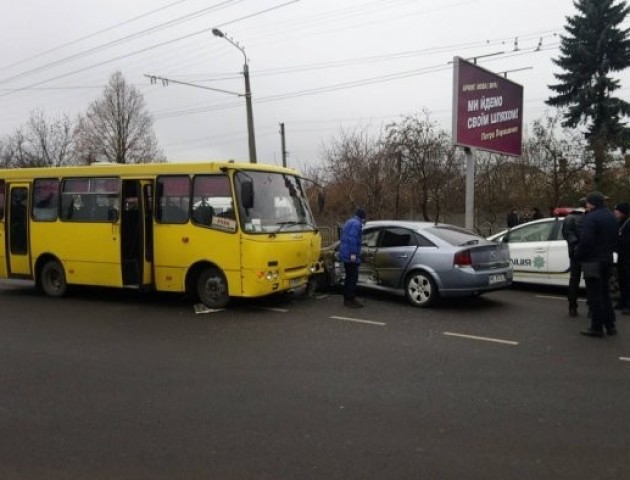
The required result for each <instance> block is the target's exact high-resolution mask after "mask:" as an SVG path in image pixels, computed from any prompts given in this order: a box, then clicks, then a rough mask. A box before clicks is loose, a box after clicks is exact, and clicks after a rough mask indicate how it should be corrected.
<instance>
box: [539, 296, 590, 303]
mask: <svg viewBox="0 0 630 480" xmlns="http://www.w3.org/2000/svg"><path fill="white" fill-rule="evenodd" d="M534 296H535V297H536V298H546V299H548V300H564V301H566V300H567V297H556V296H555V295H534ZM578 302H586V299H585V298H578Z"/></svg>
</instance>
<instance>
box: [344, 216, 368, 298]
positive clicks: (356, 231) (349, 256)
mask: <svg viewBox="0 0 630 480" xmlns="http://www.w3.org/2000/svg"><path fill="white" fill-rule="evenodd" d="M365 218H366V215H365V210H363V209H362V208H358V209H357V211H356V212H355V213H354V216H353V217H352V218H350V219H349V220H348V221H346V223H345V224H344V226H343V230H342V231H341V239H340V240H341V242H340V245H339V259H340V260H341V261H342V262H343V266H344V270H345V272H346V278H345V281H344V284H343V304H344V305H345V306H346V307H349V308H361V307H363V304H362V303H360V302H359V301H357V298H356V297H357V281H358V280H359V265H360V264H361V239H362V232H363V224H364V223H365Z"/></svg>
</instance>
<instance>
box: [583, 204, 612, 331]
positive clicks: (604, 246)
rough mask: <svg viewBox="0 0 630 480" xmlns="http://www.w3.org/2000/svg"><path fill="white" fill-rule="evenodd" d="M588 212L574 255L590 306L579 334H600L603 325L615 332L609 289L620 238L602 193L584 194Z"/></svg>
mask: <svg viewBox="0 0 630 480" xmlns="http://www.w3.org/2000/svg"><path fill="white" fill-rule="evenodd" d="M586 210H587V214H586V215H584V219H583V220H582V233H581V236H580V241H579V243H578V246H577V249H576V252H575V257H576V259H577V260H578V261H579V262H581V263H582V271H583V272H584V281H585V282H586V296H587V299H588V305H589V308H590V309H591V312H592V315H591V326H590V328H587V329H586V330H582V331H581V332H580V333H581V334H582V335H588V336H589V337H601V336H603V335H604V328H606V331H607V332H608V335H615V334H616V333H617V329H616V328H615V311H614V309H613V306H612V301H611V299H610V291H609V278H610V272H611V268H612V264H613V251H614V250H615V248H616V246H617V241H618V237H619V231H618V228H619V227H618V224H617V219H616V218H615V216H614V215H613V213H612V212H611V211H610V210H609V209H608V208H606V206H605V205H604V195H602V194H601V193H600V192H593V193H591V194H590V195H589V196H588V197H586Z"/></svg>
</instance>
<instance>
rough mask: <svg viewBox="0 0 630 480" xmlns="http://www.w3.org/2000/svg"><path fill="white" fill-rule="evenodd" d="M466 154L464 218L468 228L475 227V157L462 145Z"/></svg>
mask: <svg viewBox="0 0 630 480" xmlns="http://www.w3.org/2000/svg"><path fill="white" fill-rule="evenodd" d="M464 154H465V155H466V219H465V222H466V223H465V227H466V229H468V230H473V229H474V228H475V157H474V156H473V153H472V150H471V149H470V148H468V147H464Z"/></svg>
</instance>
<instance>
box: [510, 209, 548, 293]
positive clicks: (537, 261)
mask: <svg viewBox="0 0 630 480" xmlns="http://www.w3.org/2000/svg"><path fill="white" fill-rule="evenodd" d="M554 225H555V221H553V220H552V221H544V222H535V223H529V224H525V225H521V226H519V227H516V228H514V229H513V230H511V231H510V232H509V233H508V234H507V235H506V236H505V237H504V239H503V241H504V242H506V243H507V244H508V246H509V248H510V257H511V259H512V264H513V266H514V274H515V280H517V281H519V280H520V281H524V282H526V281H532V282H538V281H540V280H541V279H543V283H544V280H545V279H548V278H549V240H550V235H551V233H552V231H553V229H554V228H553V227H554Z"/></svg>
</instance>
